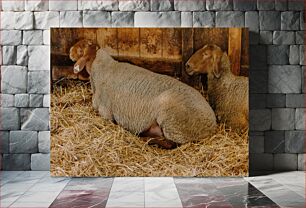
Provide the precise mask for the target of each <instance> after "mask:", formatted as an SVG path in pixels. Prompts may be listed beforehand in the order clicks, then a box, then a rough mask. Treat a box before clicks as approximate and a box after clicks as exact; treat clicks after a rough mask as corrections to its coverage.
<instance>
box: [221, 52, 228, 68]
mask: <svg viewBox="0 0 306 208" xmlns="http://www.w3.org/2000/svg"><path fill="white" fill-rule="evenodd" d="M220 67H221V68H222V69H228V68H230V67H231V63H230V60H229V57H228V55H227V54H226V53H225V52H224V53H223V54H222V57H221V60H220Z"/></svg>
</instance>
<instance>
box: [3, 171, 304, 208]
mask: <svg viewBox="0 0 306 208" xmlns="http://www.w3.org/2000/svg"><path fill="white" fill-rule="evenodd" d="M0 201H1V207H20V208H22V207H31V208H34V207H37V208H42V207H52V208H57V207H58V208H64V207H67V208H68V207H69V208H71V207H78V208H79V207H84V208H85V207H107V208H119V207H129V208H137V207H150V208H159V207H167V208H179V207H190V208H191V207H192V208H195V207H198V208H200V207H201V208H204V207H210V208H211V207H218V208H219V207H233V208H235V207H292V208H293V207H294V208H299V207H301V208H302V207H305V172H288V173H281V174H274V175H269V176H260V177H246V178H241V177H235V178H213V177H211V178H172V177H146V178H143V177H131V178H127V177H125V178H59V177H56V178H54V177H50V176H49V172H34V171H32V172H24V171H10V172H9V171H7V172H2V173H1V198H0Z"/></svg>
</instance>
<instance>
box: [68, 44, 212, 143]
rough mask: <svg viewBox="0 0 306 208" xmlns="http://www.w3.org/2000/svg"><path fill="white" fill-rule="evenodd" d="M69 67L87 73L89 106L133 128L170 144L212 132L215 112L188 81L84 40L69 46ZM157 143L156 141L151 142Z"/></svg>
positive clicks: (126, 126) (135, 132) (126, 127)
mask: <svg viewBox="0 0 306 208" xmlns="http://www.w3.org/2000/svg"><path fill="white" fill-rule="evenodd" d="M70 58H71V59H72V60H73V61H76V63H75V65H74V72H75V73H79V72H80V71H82V70H83V69H84V68H85V67H86V70H87V71H88V73H89V74H90V82H91V86H92V90H93V107H94V108H95V109H96V110H97V111H98V112H99V114H100V115H101V116H102V117H104V118H106V119H108V120H111V121H113V122H116V123H117V124H119V125H121V126H122V127H124V128H125V129H127V130H129V131H130V132H132V133H134V134H141V135H144V136H146V137H151V138H152V137H153V138H157V140H160V141H161V139H160V138H163V141H169V142H164V143H159V144H160V145H162V146H164V147H165V148H172V147H173V144H183V143H186V142H189V141H195V140H200V139H204V138H205V137H208V136H211V135H212V134H213V133H214V132H215V128H216V117H215V114H214V112H213V110H212V108H211V107H210V106H209V104H208V102H207V101H206V100H205V98H204V97H203V96H202V95H201V94H200V93H199V92H198V91H197V90H195V89H193V88H192V87H190V86H188V85H186V84H184V83H182V82H180V81H178V80H176V79H174V78H171V77H169V76H166V75H160V74H156V73H153V72H150V71H148V70H146V69H144V68H141V67H138V66H135V65H132V64H129V63H124V62H118V61H116V60H114V59H113V58H112V57H111V56H110V55H109V54H108V53H107V52H106V51H105V50H103V49H99V50H98V51H96V45H94V44H92V43H91V42H90V41H88V40H82V41H80V42H78V43H76V44H75V45H74V46H73V47H72V48H71V50H70ZM156 143H158V142H156Z"/></svg>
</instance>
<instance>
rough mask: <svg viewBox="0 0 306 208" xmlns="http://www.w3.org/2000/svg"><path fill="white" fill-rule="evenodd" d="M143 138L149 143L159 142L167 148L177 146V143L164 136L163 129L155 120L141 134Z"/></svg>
mask: <svg viewBox="0 0 306 208" xmlns="http://www.w3.org/2000/svg"><path fill="white" fill-rule="evenodd" d="M140 136H141V137H143V138H142V139H143V140H144V141H145V142H148V144H152V145H153V144H157V145H159V146H161V147H162V148H165V149H173V148H175V147H177V144H176V143H175V142H173V141H170V140H168V139H165V137H164V136H163V132H162V129H161V128H160V127H159V126H158V124H157V123H156V122H155V123H154V124H153V125H152V126H151V127H150V128H149V129H148V130H147V131H144V132H142V133H141V134H140Z"/></svg>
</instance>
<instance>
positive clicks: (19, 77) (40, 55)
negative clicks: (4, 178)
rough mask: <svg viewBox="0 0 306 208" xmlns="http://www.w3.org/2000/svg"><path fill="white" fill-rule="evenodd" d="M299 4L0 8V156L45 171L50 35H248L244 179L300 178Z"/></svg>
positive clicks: (150, 1) (141, 2) (72, 1)
mask: <svg viewBox="0 0 306 208" xmlns="http://www.w3.org/2000/svg"><path fill="white" fill-rule="evenodd" d="M303 10H304V1H303V0H274V1H273V0H271V1H264V0H248V1H243V0H189V1H182V0H109V1H91V0H69V1H57V0H49V1H45V0H37V1H26V0H18V1H17V0H16V1H3V2H2V8H1V28H0V29H1V31H0V32H1V43H0V44H1V52H2V53H1V54H2V57H1V60H2V61H1V102H0V103H1V106H0V111H1V125H0V136H1V138H0V142H1V145H0V154H1V157H0V158H2V160H3V163H2V164H3V167H2V168H3V169H5V170H47V169H49V165H50V161H49V158H50V155H49V154H50V150H49V147H50V131H49V130H50V126H49V106H50V95H49V94H50V85H49V84H50V81H49V78H50V62H49V59H50V48H49V44H50V41H49V39H50V32H49V29H50V27H192V26H194V27H249V28H250V63H251V67H250V102H251V103H250V144H249V146H250V170H251V174H252V172H258V171H273V170H275V171H283V170H304V169H305V165H304V163H305V161H304V156H305V148H304V139H305V122H304V120H305V116H304V115H305V109H304V107H305V102H304V92H305V90H304V75H305V73H304V67H303V66H304V65H305V64H304V28H305V27H304V12H303Z"/></svg>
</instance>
